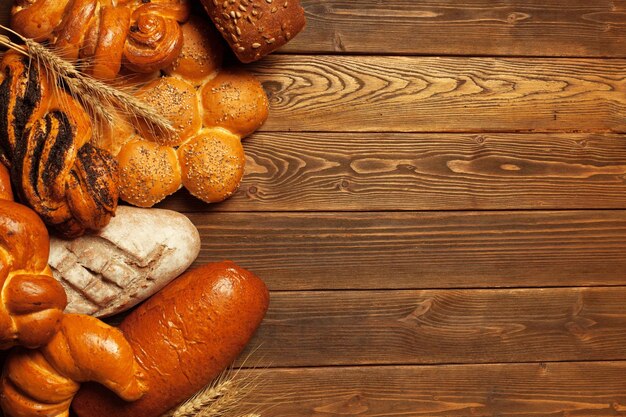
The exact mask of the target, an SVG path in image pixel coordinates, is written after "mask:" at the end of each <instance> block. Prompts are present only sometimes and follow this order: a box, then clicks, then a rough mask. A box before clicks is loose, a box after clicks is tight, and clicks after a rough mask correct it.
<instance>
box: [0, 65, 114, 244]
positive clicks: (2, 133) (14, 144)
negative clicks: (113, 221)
mask: <svg viewBox="0 0 626 417" xmlns="http://www.w3.org/2000/svg"><path fill="white" fill-rule="evenodd" d="M43 71H44V70H43V69H41V68H39V67H38V66H37V65H31V64H30V63H29V61H28V59H27V58H25V57H22V56H21V55H18V54H16V53H6V54H5V55H4V58H3V59H2V61H1V62H0V98H1V99H0V155H2V162H3V163H4V164H5V165H6V166H7V167H10V170H11V178H12V179H13V183H14V185H15V189H16V193H17V195H18V196H19V198H20V200H21V201H22V202H24V203H25V204H27V205H28V206H30V207H31V208H32V209H33V210H35V211H36V212H37V214H39V215H40V216H41V217H42V219H43V220H44V222H45V223H46V224H48V225H50V226H52V227H54V228H56V229H57V230H58V231H59V233H61V234H62V235H63V236H66V237H75V236H79V235H81V234H83V233H84V232H85V231H87V230H98V229H101V228H102V227H104V226H105V225H106V224H107V223H108V222H109V220H110V218H111V216H112V215H113V214H114V213H115V209H116V207H117V200H118V190H117V182H118V175H117V165H116V162H115V160H114V159H113V158H112V157H111V155H110V154H109V153H108V152H105V151H103V150H101V149H98V148H96V147H94V146H93V145H91V144H90V143H89V140H90V139H91V138H92V127H91V122H90V120H89V117H88V116H87V114H86V113H85V111H84V110H83V108H82V107H81V106H80V105H79V104H78V103H77V101H76V100H75V99H73V98H72V97H71V96H69V95H68V94H67V93H65V92H64V91H60V90H57V89H56V88H55V87H53V86H52V85H50V84H49V81H48V76H47V74H46V73H45V72H43Z"/></svg>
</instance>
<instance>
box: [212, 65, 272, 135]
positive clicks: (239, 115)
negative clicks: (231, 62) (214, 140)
mask: <svg viewBox="0 0 626 417" xmlns="http://www.w3.org/2000/svg"><path fill="white" fill-rule="evenodd" d="M202 107H203V108H204V117H203V119H204V120H203V121H204V126H205V127H213V126H215V127H223V128H225V129H228V130H230V131H231V132H233V133H235V134H236V135H239V136H241V137H242V138H243V137H246V136H248V135H249V134H251V133H252V132H254V131H255V130H257V129H258V128H259V127H261V125H262V124H263V123H265V120H266V119H267V116H268V113H269V102H268V100H267V96H266V95H265V91H263V87H262V86H261V83H260V82H259V81H258V80H257V79H256V78H255V77H254V76H253V75H252V74H249V73H247V72H244V71H240V70H224V71H220V73H219V74H218V75H217V77H215V78H214V79H212V80H211V81H209V82H208V83H207V84H206V85H205V86H204V88H203V89H202Z"/></svg>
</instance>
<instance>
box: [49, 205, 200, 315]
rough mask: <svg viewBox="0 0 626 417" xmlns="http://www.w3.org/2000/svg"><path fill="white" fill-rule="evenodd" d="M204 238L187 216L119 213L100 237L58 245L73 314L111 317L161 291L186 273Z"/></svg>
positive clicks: (55, 264)
mask: <svg viewBox="0 0 626 417" xmlns="http://www.w3.org/2000/svg"><path fill="white" fill-rule="evenodd" d="M199 250H200V237H199V235H198V231H197V230H196V228H195V227H194V226H193V224H192V223H191V222H190V221H189V219H187V218H186V217H185V216H184V215H182V214H179V213H176V212H173V211H169V210H158V209H153V210H145V209H138V208H133V207H125V206H123V207H119V210H118V214H117V216H116V217H115V218H114V219H113V221H111V223H110V224H109V226H107V227H106V228H104V229H103V230H102V231H100V232H99V233H98V234H97V235H91V236H84V237H82V238H79V239H75V240H73V241H67V240H60V239H54V238H53V239H52V241H51V248H50V261H49V262H50V266H51V267H52V271H53V274H54V277H55V278H56V279H57V280H59V281H60V282H61V284H62V285H63V287H64V288H65V291H66V293H67V296H68V300H69V303H68V308H67V309H66V312H68V313H82V314H90V315H95V316H98V317H102V316H109V315H112V314H116V313H119V312H121V311H123V310H126V309H128V308H130V307H132V306H134V305H136V304H138V303H139V302H141V301H143V300H144V299H146V298H148V297H149V296H151V295H152V294H154V293H156V292H157V291H159V290H160V289H161V288H163V287H164V286H165V285H166V284H167V283H169V282H170V281H171V280H172V279H174V278H176V277H177V276H178V275H180V274H181V273H182V272H183V271H185V270H186V269H187V268H188V267H189V265H191V263H193V261H194V260H195V258H196V257H197V255H198V253H199Z"/></svg>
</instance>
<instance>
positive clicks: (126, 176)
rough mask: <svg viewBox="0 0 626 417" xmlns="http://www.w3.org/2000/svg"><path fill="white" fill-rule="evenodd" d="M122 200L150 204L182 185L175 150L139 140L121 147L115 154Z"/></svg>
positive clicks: (135, 203) (143, 204) (145, 205)
mask: <svg viewBox="0 0 626 417" xmlns="http://www.w3.org/2000/svg"><path fill="white" fill-rule="evenodd" d="M117 161H118V163H119V172H120V196H121V198H122V200H124V201H126V202H128V203H130V204H133V205H135V206H138V207H152V206H153V205H155V204H156V203H158V202H159V201H161V200H163V199H164V198H165V197H167V196H168V195H170V194H173V193H175V192H176V191H177V190H178V189H179V188H180V187H181V185H182V182H181V175H180V174H181V173H180V167H179V165H178V158H177V156H176V151H175V150H174V148H172V147H170V146H162V145H158V144H156V143H154V142H149V141H146V140H142V139H137V140H133V141H131V142H129V143H127V144H126V145H124V146H123V147H122V150H121V151H120V153H119V155H118V156H117Z"/></svg>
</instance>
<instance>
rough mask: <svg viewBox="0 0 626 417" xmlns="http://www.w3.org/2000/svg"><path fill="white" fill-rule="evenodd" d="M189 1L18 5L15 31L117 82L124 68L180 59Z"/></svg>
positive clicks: (150, 67)
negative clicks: (53, 48) (85, 64)
mask: <svg viewBox="0 0 626 417" xmlns="http://www.w3.org/2000/svg"><path fill="white" fill-rule="evenodd" d="M189 9H190V6H189V4H188V1H187V0H169V1H168V0H152V1H150V2H145V1H142V0H127V1H117V2H114V1H112V0H16V3H15V5H14V6H13V9H12V21H11V26H12V27H13V29H15V30H16V31H18V32H20V33H21V34H22V35H24V36H27V37H30V38H33V39H35V40H37V41H39V42H44V41H45V42H48V43H49V44H51V45H53V46H57V47H58V50H59V52H60V54H61V55H63V56H64V57H65V58H67V59H70V60H76V59H77V58H83V59H85V60H87V61H89V62H91V66H90V68H89V69H88V72H89V73H91V75H93V76H94V77H96V78H100V79H105V80H112V79H114V78H115V76H116V75H117V74H118V73H119V71H120V68H121V66H122V63H123V64H124V65H125V66H127V67H128V68H129V69H131V70H132V71H135V72H146V73H149V72H154V71H157V70H160V69H163V68H165V67H167V66H169V65H170V64H171V63H172V62H173V61H174V59H176V57H177V56H178V54H179V53H180V49H181V47H182V38H183V35H182V31H181V29H180V23H182V22H184V21H186V20H187V19H188V17H189Z"/></svg>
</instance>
